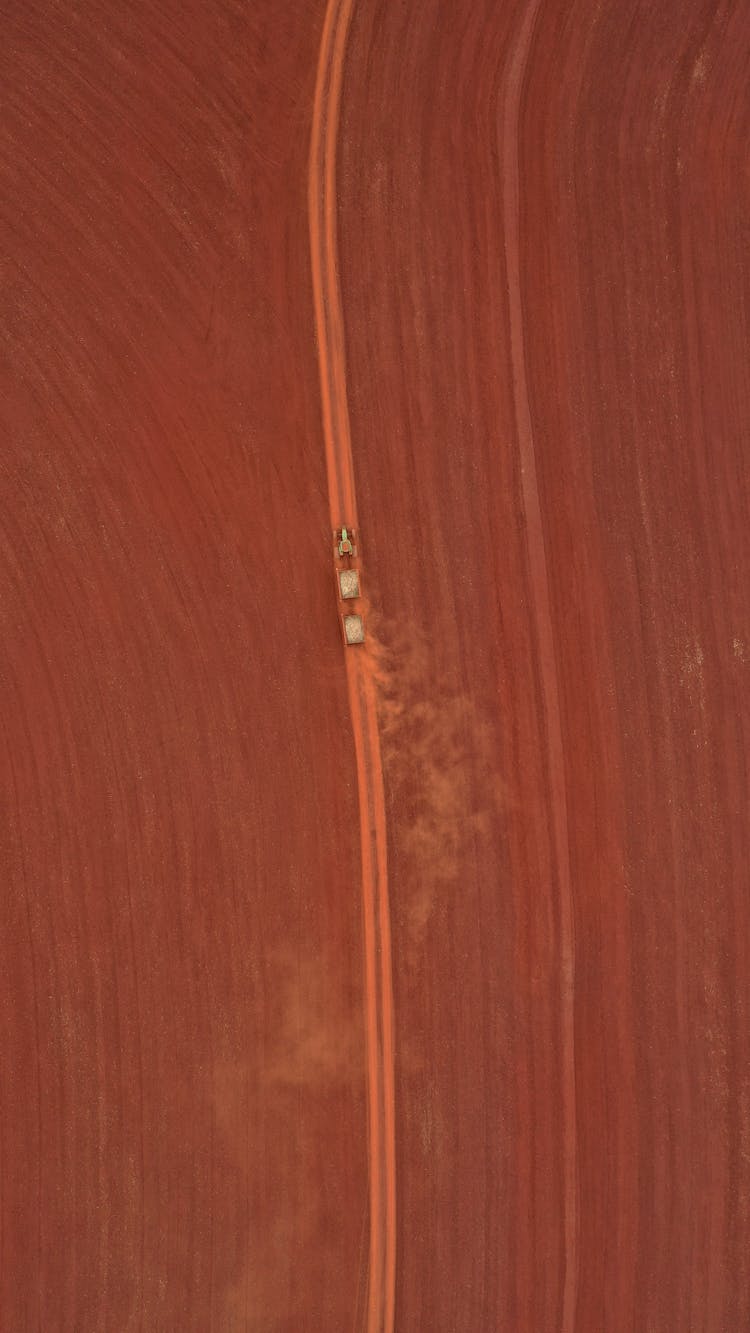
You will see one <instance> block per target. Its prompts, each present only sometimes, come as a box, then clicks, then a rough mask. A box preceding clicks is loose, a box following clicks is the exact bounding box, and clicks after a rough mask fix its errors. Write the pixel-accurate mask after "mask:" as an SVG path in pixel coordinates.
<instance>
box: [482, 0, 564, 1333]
mask: <svg viewBox="0 0 750 1333" xmlns="http://www.w3.org/2000/svg"><path fill="white" fill-rule="evenodd" d="M539 2H540V0H531V3H530V4H528V6H527V7H526V11H525V13H524V15H523V19H522V21H521V24H520V29H519V33H518V37H517V39H516V41H515V44H514V45H513V47H512V49H511V52H510V56H509V61H508V66H507V73H506V75H505V90H504V95H503V97H502V101H501V107H500V115H499V121H498V137H499V148H500V160H501V161H502V163H503V181H502V197H503V215H504V233H505V262H506V268H507V280H508V310H509V328H510V350H511V362H512V367H513V404H514V411H515V419H516V432H517V436H518V449H519V455H520V464H521V468H520V471H521V491H522V499H523V510H524V517H525V522H526V534H527V535H526V545H527V551H528V561H529V577H530V582H531V593H532V601H533V614H534V622H535V633H536V638H537V649H538V656H539V678H540V687H541V692H542V698H543V700H544V713H545V727H546V741H547V759H548V764H549V786H550V809H551V819H552V842H553V854H554V864H555V865H556V868H557V877H558V884H559V892H560V930H559V933H560V1042H561V1066H562V1074H561V1080H562V1119H563V1125H562V1135H563V1166H562V1171H563V1197H564V1219H563V1230H564V1237H563V1244H564V1257H565V1268H564V1279H563V1291H562V1321H561V1325H560V1327H561V1333H572V1330H573V1328H574V1327H575V1322H576V1305H577V1298H578V1181H577V1128H576V1067H575V923H574V911H573V886H572V883H571V877H570V850H569V840H568V813H567V798H566V791H565V758H564V754H563V738H562V723H561V718H560V698H559V690H558V683H557V662H556V660H555V641H554V630H553V626H552V612H551V607H550V590H549V574H548V570H547V550H546V543H545V536H544V528H543V526H542V514H541V507H540V501H539V482H538V477H537V466H536V451H535V446H534V432H533V427H532V422H531V410H530V406H529V390H528V383H527V379H526V350H525V347H524V315H523V296H522V292H521V240H520V183H519V169H518V143H519V112H520V104H521V96H522V93H523V79H524V73H525V70H526V66H527V62H528V58H529V52H530V50H531V43H532V39H533V35H534V26H535V22H536V18H537V14H538V12H539Z"/></svg>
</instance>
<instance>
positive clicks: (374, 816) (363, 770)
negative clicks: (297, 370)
mask: <svg viewBox="0 0 750 1333" xmlns="http://www.w3.org/2000/svg"><path fill="white" fill-rule="evenodd" d="M351 11H352V0H329V3H328V5H327V7H326V13H325V21H324V25H323V33H322V38H321V44H320V53H319V56H318V67H317V79H316V88H315V103H314V110H313V123H312V138H311V147H310V168H309V194H308V206H309V225H310V254H311V266H312V278H313V292H314V299H315V320H316V329H317V349H318V359H319V365H320V388H321V399H322V405H323V431H324V440H325V450H326V465H327V472H328V492H329V502H330V516H331V527H332V529H336V528H339V527H341V526H342V525H345V524H349V525H351V526H352V527H355V528H356V527H358V515H357V504H356V494H355V487H354V465H353V458H352V445H351V434H350V427H349V410H348V403H347V389H346V353H345V341H344V325H343V314H342V306H341V293H340V290H339V280H338V253H337V233H336V228H337V222H336V209H337V193H336V154H337V149H338V125H339V108H340V100H341V81H342V76H343V69H344V58H345V54H346V40H347V34H348V30H349V24H350V20H351ZM346 669H347V682H348V689H349V703H350V709H351V720H352V730H353V735H354V745H355V750H356V757H357V781H358V791H359V815H360V839H361V853H362V873H361V891H362V907H363V922H364V962H365V1020H366V1039H367V1070H368V1143H369V1194H370V1206H369V1237H370V1239H369V1264H368V1288H367V1290H368V1297H367V1324H366V1327H367V1330H368V1333H381V1330H382V1331H383V1333H391V1330H392V1329H393V1326H394V1306H395V1281H396V1145H395V1104H394V1037H393V982H392V975H391V926H390V909H389V903H388V860H387V841H386V814H385V798H384V793H383V770H382V761H381V752H380V736H379V730H378V699H377V685H376V678H375V674H374V671H373V664H372V659H371V656H370V653H369V651H368V650H359V649H351V650H349V651H347V653H346Z"/></svg>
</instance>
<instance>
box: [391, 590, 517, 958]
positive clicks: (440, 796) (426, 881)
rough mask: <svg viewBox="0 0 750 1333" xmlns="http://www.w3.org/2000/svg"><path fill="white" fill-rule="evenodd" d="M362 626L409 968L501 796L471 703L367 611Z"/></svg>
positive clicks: (424, 655)
mask: <svg viewBox="0 0 750 1333" xmlns="http://www.w3.org/2000/svg"><path fill="white" fill-rule="evenodd" d="M367 623H368V640H367V645H366V657H367V663H368V671H369V672H370V674H371V676H372V679H373V681H374V683H375V687H376V690H377V708H378V716H379V721H380V733H381V742H382V749H383V761H384V765H385V769H386V773H387V778H388V797H389V804H390V806H391V807H392V808H393V809H394V810H397V811H398V812H399V820H398V852H399V859H400V862H401V865H402V866H403V867H404V889H405V895H404V893H403V891H402V895H401V900H400V903H399V907H400V909H401V912H402V914H403V925H404V927H405V934H406V943H407V946H408V951H409V961H410V962H413V961H414V960H415V958H416V955H417V953H418V951H419V949H420V947H421V945H422V943H423V940H424V936H425V932H426V930H427V927H428V924H429V922H430V919H431V917H432V915H433V913H434V912H435V910H436V908H439V907H440V905H441V903H443V902H444V901H446V899H447V897H448V894H449V891H450V890H451V889H453V888H455V887H456V886H457V885H459V884H460V883H461V881H462V879H463V876H464V873H465V867H466V863H467V859H468V858H469V856H470V855H471V853H472V846H473V844H474V843H475V841H476V840H477V839H478V838H484V837H486V836H488V835H489V834H490V832H491V830H492V829H493V827H497V823H498V821H499V820H500V819H502V818H503V817H504V814H505V812H506V811H507V806H508V799H509V797H508V789H507V787H506V785H505V784H504V783H503V782H502V780H501V779H500V777H499V775H498V773H497V765H496V760H495V757H494V745H493V736H492V730H491V727H490V725H489V723H488V722H487V721H485V720H483V719H482V718H481V717H480V715H479V713H478V710H477V707H476V704H475V703H474V701H473V700H472V699H471V698H469V697H468V696H467V695H465V694H462V693H461V692H459V691H455V690H451V689H450V688H445V687H444V686H441V684H440V683H439V682H438V681H436V679H435V673H434V667H433V663H432V656H431V654H430V652H429V648H428V645H427V643H426V641H425V639H424V638H423V637H422V636H421V635H419V634H418V633H417V632H416V631H415V629H414V627H413V626H410V628H409V631H408V633H406V632H403V631H400V630H399V628H398V627H397V626H396V625H394V624H393V623H389V622H388V621H387V620H386V619H385V618H384V617H383V616H381V615H379V614H378V613H377V611H375V610H374V609H373V608H372V607H369V608H368V612H367Z"/></svg>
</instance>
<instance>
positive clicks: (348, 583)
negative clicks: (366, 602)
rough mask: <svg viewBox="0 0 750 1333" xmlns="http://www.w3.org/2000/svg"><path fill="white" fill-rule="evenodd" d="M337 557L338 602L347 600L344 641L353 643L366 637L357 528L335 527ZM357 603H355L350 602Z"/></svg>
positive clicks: (341, 618)
mask: <svg viewBox="0 0 750 1333" xmlns="http://www.w3.org/2000/svg"><path fill="white" fill-rule="evenodd" d="M333 543H334V558H335V566H336V594H337V598H338V601H339V604H341V603H342V602H343V603H346V604H347V606H346V610H345V611H343V610H342V612H341V614H340V617H339V618H340V621H341V630H342V633H343V635H344V643H345V645H346V646H347V647H351V646H352V645H353V644H356V643H364V641H365V623H364V619H363V617H362V612H361V610H359V609H358V608H357V606H356V603H357V602H358V601H359V599H360V598H361V596H362V580H361V574H360V570H359V566H358V565H356V564H355V563H354V561H355V560H356V557H357V543H356V533H355V530H354V528H350V527H340V528H336V529H335V530H334V534H333ZM352 603H354V605H351V604H352Z"/></svg>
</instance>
